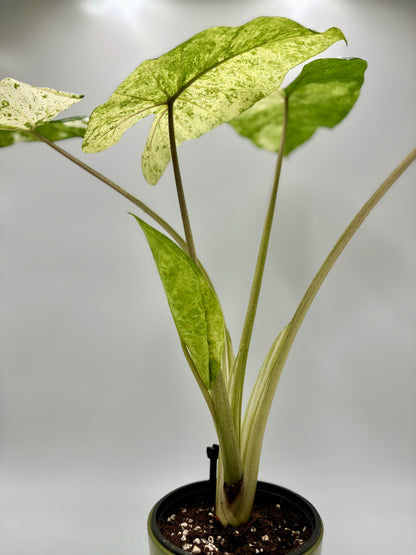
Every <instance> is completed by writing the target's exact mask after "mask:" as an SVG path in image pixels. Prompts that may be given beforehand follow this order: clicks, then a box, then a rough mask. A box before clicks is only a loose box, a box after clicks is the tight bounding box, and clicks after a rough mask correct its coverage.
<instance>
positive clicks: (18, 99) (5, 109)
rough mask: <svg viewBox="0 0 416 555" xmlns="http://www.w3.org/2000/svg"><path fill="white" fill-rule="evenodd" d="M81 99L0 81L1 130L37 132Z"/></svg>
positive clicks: (24, 84)
mask: <svg viewBox="0 0 416 555" xmlns="http://www.w3.org/2000/svg"><path fill="white" fill-rule="evenodd" d="M82 98H83V96H82V95H76V94H72V93H66V92H62V91H56V90H54V89H47V88H42V87H32V86H31V85H27V84H26V83H21V82H20V81H16V80H15V79H11V78H8V77H7V78H5V79H3V80H2V81H0V129H8V130H10V129H17V130H22V131H25V130H26V131H27V130H33V129H36V128H37V127H38V126H39V125H41V124H43V123H46V122H48V121H50V120H52V119H53V118H54V117H55V116H56V115H57V114H59V112H62V111H63V110H67V109H68V108H70V107H71V106H72V105H73V104H75V103H76V102H79V101H80V100H81V99H82Z"/></svg>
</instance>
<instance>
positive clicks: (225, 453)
mask: <svg viewBox="0 0 416 555" xmlns="http://www.w3.org/2000/svg"><path fill="white" fill-rule="evenodd" d="M211 397H212V402H213V407H214V424H215V427H216V430H217V435H218V441H219V445H220V452H221V460H222V466H223V471H224V473H223V481H224V483H225V486H233V485H236V484H239V482H240V481H241V478H242V474H243V470H242V464H241V456H240V446H239V442H238V438H237V435H236V431H235V428H234V422H233V417H232V413H231V406H230V402H229V398H228V391H227V386H226V384H225V380H224V374H223V371H222V370H221V371H220V372H219V373H218V375H217V377H216V378H215V380H214V381H213V382H212V384H211ZM222 485H224V484H221V486H222Z"/></svg>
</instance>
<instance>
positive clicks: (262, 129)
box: [230, 58, 367, 154]
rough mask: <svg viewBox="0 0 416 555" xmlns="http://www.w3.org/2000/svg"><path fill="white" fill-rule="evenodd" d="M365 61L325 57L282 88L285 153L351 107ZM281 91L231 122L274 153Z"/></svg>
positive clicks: (279, 126)
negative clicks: (285, 113) (287, 106)
mask: <svg viewBox="0 0 416 555" xmlns="http://www.w3.org/2000/svg"><path fill="white" fill-rule="evenodd" d="M366 68H367V63H366V62H365V61H364V60H361V59H360V58H351V59H341V58H332V59H331V58H327V59H322V60H315V61H313V62H310V63H309V64H307V65H306V66H305V67H304V68H303V70H302V72H301V74H300V75H299V76H298V77H297V78H296V79H295V80H294V81H293V82H292V83H291V84H290V85H289V86H288V87H286V89H284V91H283V94H285V95H286V96H287V98H288V105H289V112H288V124H287V131H286V144H285V154H289V152H292V151H293V150H294V149H295V148H297V147H298V146H300V145H301V144H303V143H304V142H305V141H307V140H308V139H309V138H310V137H311V136H312V135H313V134H314V133H315V131H316V130H317V129H318V128H319V127H329V128H332V127H335V125H337V124H338V123H340V122H341V121H342V120H343V119H344V118H345V116H346V115H347V114H348V112H349V111H350V110H351V108H352V107H353V106H354V104H355V102H356V100H357V98H358V96H359V94H360V89H361V86H362V84H363V81H364V72H365V70H366ZM283 94H282V93H281V92H277V93H273V94H271V95H270V96H268V97H266V98H264V99H263V100H260V102H258V103H257V104H255V105H254V106H252V107H251V108H250V109H248V110H247V111H246V112H244V114H242V115H241V116H239V117H238V118H236V119H234V120H233V121H231V122H230V123H231V125H232V126H233V127H234V128H235V129H236V131H238V133H240V134H241V135H243V136H244V137H247V138H249V139H251V140H252V141H253V142H254V143H255V144H256V145H257V146H259V147H261V148H265V149H267V150H271V151H274V152H276V151H277V150H278V149H279V145H280V139H281V135H282V128H283V111H284V102H283Z"/></svg>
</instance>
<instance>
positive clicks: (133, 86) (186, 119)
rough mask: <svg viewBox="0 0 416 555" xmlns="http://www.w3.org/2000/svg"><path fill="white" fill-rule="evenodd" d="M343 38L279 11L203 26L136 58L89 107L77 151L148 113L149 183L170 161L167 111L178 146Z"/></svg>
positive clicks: (92, 147) (101, 143)
mask: <svg viewBox="0 0 416 555" xmlns="http://www.w3.org/2000/svg"><path fill="white" fill-rule="evenodd" d="M343 39H344V35H343V34H342V32H341V31H340V30H339V29H336V28H331V29H328V30H327V31H325V32H324V33H318V32H316V31H312V30H310V29H307V28H305V27H303V26H302V25H299V24H298V23H295V22H294V21H291V20H289V19H285V18H280V17H259V18H257V19H254V20H252V21H250V22H249V23H246V24H245V25H242V26H241V27H216V28H213V29H208V30H206V31H203V32H201V33H199V34H197V35H195V36H194V37H192V38H191V39H189V40H188V41H187V42H184V43H183V44H181V45H179V46H177V47H176V48H174V49H173V50H171V51H170V52H168V53H167V54H164V55H163V56H161V57H160V58H157V59H154V60H147V61H145V62H143V63H142V64H141V65H140V66H139V67H138V68H137V69H136V70H135V71H134V72H133V73H132V74H131V75H130V76H129V77H128V78H127V79H126V80H125V81H124V82H123V83H122V84H121V85H120V86H119V87H118V88H117V89H116V91H115V92H114V93H113V94H112V96H111V97H110V98H109V100H108V101H107V102H106V103H105V104H102V105H101V106H99V107H98V108H96V109H95V110H94V112H93V113H92V115H91V119H90V123H89V126H88V129H87V133H86V135H85V138H84V143H83V149H84V151H86V152H98V151H101V150H104V149H105V148H108V147H110V146H112V145H113V144H115V143H116V142H117V141H118V140H119V139H120V138H121V136H122V135H123V133H124V132H125V131H126V130H127V129H129V128H130V127H131V126H132V125H134V124H135V123H136V122H137V121H139V120H140V119H142V118H144V117H145V116H148V115H150V114H154V115H155V118H154V122H153V126H152V128H151V131H150V133H149V137H148V140H147V143H146V146H145V149H144V153H143V159H142V168H143V173H144V175H145V177H146V179H147V181H148V182H149V183H151V184H156V183H157V181H158V180H159V178H160V176H161V175H162V173H163V171H164V170H165V168H166V165H167V164H168V162H169V160H170V145H169V129H168V110H173V115H174V128H175V139H176V143H177V144H178V145H179V144H180V143H182V142H183V141H185V140H187V139H192V138H196V137H199V136H200V135H202V134H203V133H205V132H207V131H209V130H210V129H213V128H214V127H216V126H217V125H219V124H221V123H224V122H227V121H230V120H232V119H233V118H235V117H237V116H238V115H239V114H241V113H242V112H244V111H245V110H247V109H248V108H249V107H250V106H252V105H253V104H255V103H256V102H257V101H259V100H260V99H262V98H263V97H265V96H267V95H269V94H270V93H271V92H272V91H273V90H275V89H277V88H278V87H279V86H280V84H281V82H282V81H283V79H284V77H285V76H286V74H287V72H288V71H289V70H290V69H292V68H293V67H295V66H296V65H298V64H300V63H302V62H304V61H305V60H307V59H309V58H311V57H312V56H315V55H316V54H318V53H319V52H322V51H323V50H325V49H326V48H328V47H329V46H330V45H332V44H333V43H334V42H336V41H339V40H343ZM344 40H345V39H344Z"/></svg>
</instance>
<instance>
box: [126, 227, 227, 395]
mask: <svg viewBox="0 0 416 555" xmlns="http://www.w3.org/2000/svg"><path fill="white" fill-rule="evenodd" d="M135 218H136V220H137V222H138V223H139V225H140V226H141V228H142V229H143V231H144V233H145V235H146V239H147V241H148V243H149V245H150V248H151V250H152V253H153V257H154V259H155V262H156V266H157V268H158V270H159V274H160V277H161V280H162V283H163V287H164V289H165V292H166V296H167V299H168V303H169V307H170V310H171V312H172V316H173V319H174V322H175V325H176V328H177V330H178V333H179V337H180V338H181V340H182V342H183V343H184V344H185V345H186V347H187V349H188V351H189V354H190V355H191V358H192V361H193V363H194V365H195V367H196V370H197V371H198V374H199V376H200V377H201V379H202V381H203V383H204V385H205V386H206V388H207V389H210V386H211V383H212V382H213V381H214V380H215V378H216V377H217V375H218V372H219V371H220V369H221V360H222V351H223V348H224V319H223V315H222V311H221V307H220V304H219V302H218V299H217V296H216V295H215V293H214V291H213V290H212V288H211V287H210V285H209V284H208V282H207V280H206V279H205V277H204V276H203V275H202V272H201V271H200V269H199V268H198V267H197V265H196V264H195V263H194V262H193V261H192V260H191V258H189V256H188V255H187V254H186V253H185V252H184V251H183V250H182V249H181V248H179V247H178V246H177V245H176V244H175V243H174V242H173V241H171V240H170V239H168V237H166V236H165V235H163V234H162V233H160V232H159V231H157V230H156V229H154V228H153V227H151V226H150V225H148V224H146V223H145V222H144V221H143V220H141V219H139V218H137V217H136V216H135Z"/></svg>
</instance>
